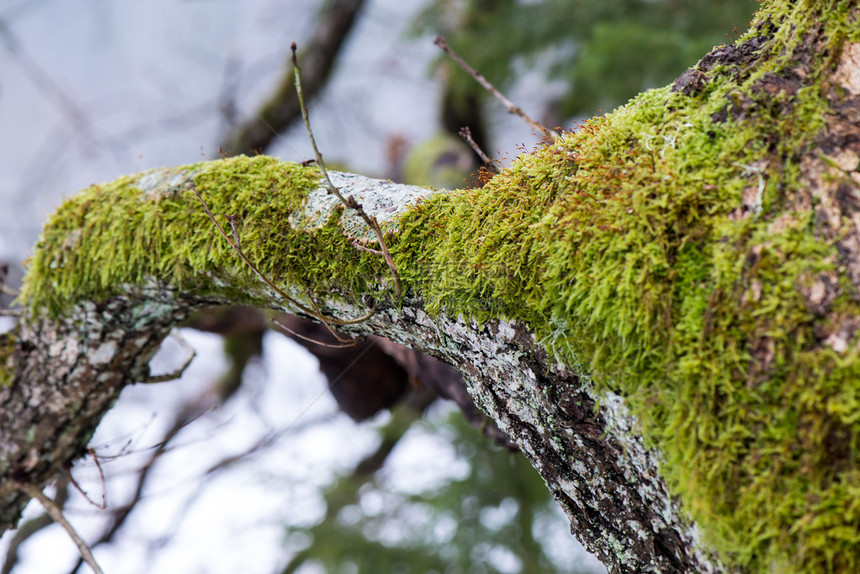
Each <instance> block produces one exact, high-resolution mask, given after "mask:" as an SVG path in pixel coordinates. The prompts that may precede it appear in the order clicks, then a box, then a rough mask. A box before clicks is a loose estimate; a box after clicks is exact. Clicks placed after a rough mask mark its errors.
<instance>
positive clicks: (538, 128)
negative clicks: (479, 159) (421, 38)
mask: <svg viewBox="0 0 860 574" xmlns="http://www.w3.org/2000/svg"><path fill="white" fill-rule="evenodd" d="M433 43H434V44H436V45H437V46H439V48H441V49H442V50H443V51H444V52H445V53H446V54H448V55H449V56H451V59H452V60H454V61H455V62H457V65H458V66H460V67H461V68H463V70H465V71H466V72H467V73H468V74H469V75H470V76H472V77H473V78H475V81H476V82H478V83H479V84H481V86H483V87H484V89H485V90H487V91H488V92H490V93H491V94H492V95H493V97H494V98H496V99H497V100H499V101H500V102H501V103H502V105H503V106H505V108H506V109H507V110H508V113H510V114H513V115H515V116H518V117H520V118H522V120H523V121H525V122H526V123H527V124H528V125H529V126H531V128H532V129H533V130H534V131H535V132H537V133H539V134H541V135H542V136H544V137H546V138H549V139H557V138H558V136H557V135H556V134H555V132H553V131H551V130H548V129H547V128H546V127H544V126H542V125H541V124H540V123H539V122H537V121H536V120H534V119H532V117H531V116H529V115H528V114H527V113H525V112H524V111H523V110H522V108H521V107H519V106H517V105H516V104H514V103H513V102H512V101H511V100H509V99H508V98H506V97H505V96H504V95H503V94H502V93H501V92H500V91H499V90H497V89H496V88H495V87H494V86H493V84H491V83H490V82H489V81H487V78H485V77H484V76H482V75H481V74H480V73H479V72H477V71H476V70H475V69H474V68H472V66H470V65H469V64H467V63H466V61H465V60H463V58H461V57H460V56H459V55H458V54H457V53H456V52H455V51H454V50H453V49H452V48H451V46H449V45H448V42H446V41H445V38H443V37H442V36H436V39H435V40H434V41H433Z"/></svg>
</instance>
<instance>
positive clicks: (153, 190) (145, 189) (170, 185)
mask: <svg viewBox="0 0 860 574" xmlns="http://www.w3.org/2000/svg"><path fill="white" fill-rule="evenodd" d="M195 173H196V172H194V171H189V170H188V169H183V168H161V169H153V170H150V171H145V172H143V173H142V174H141V175H140V176H139V177H138V178H137V181H136V182H135V185H136V186H137V187H138V189H140V192H141V194H142V195H143V197H144V198H145V199H149V200H154V199H161V198H163V197H174V196H176V195H178V194H179V193H182V192H184V191H187V189H188V187H187V185H188V182H189V181H190V180H191V178H192V177H193V176H194V175H195Z"/></svg>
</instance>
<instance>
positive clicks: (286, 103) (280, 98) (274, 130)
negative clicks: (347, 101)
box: [221, 0, 365, 154]
mask: <svg viewBox="0 0 860 574" xmlns="http://www.w3.org/2000/svg"><path fill="white" fill-rule="evenodd" d="M364 3H365V0H331V1H330V2H327V3H326V4H325V6H324V7H323V8H322V10H321V11H320V15H319V23H318V25H317V28H316V31H315V32H314V34H313V36H312V37H311V38H310V39H309V40H308V41H306V42H304V46H305V50H304V51H303V53H302V54H301V60H302V83H303V86H304V93H305V97H306V98H307V99H308V100H312V99H313V98H314V97H315V96H316V95H317V94H318V93H319V92H320V91H321V90H322V88H323V86H325V84H326V82H327V81H328V78H329V76H330V74H331V71H332V68H333V67H334V62H335V59H336V58H337V56H338V54H339V53H340V49H341V46H342V45H343V42H344V40H346V37H347V36H348V35H349V32H350V30H352V27H353V25H354V24H355V22H356V20H357V16H358V14H359V12H360V11H361V8H362V7H363V6H364ZM300 116H301V107H300V105H299V98H298V96H297V95H296V91H295V88H294V86H293V70H292V64H291V62H290V59H289V58H287V60H286V62H285V65H284V72H283V75H282V76H281V80H280V82H279V83H278V87H277V88H276V89H275V91H274V93H273V94H272V95H271V96H270V97H269V99H268V100H267V101H266V103H265V104H263V106H262V108H260V110H259V111H258V112H257V113H256V114H255V115H254V117H252V118H250V119H249V120H248V121H247V122H245V123H243V124H241V125H239V126H237V127H236V128H235V129H234V130H233V131H232V132H231V133H230V134H228V135H227V137H226V138H224V141H223V142H222V144H221V149H222V150H223V151H224V152H226V153H229V154H242V153H244V154H251V153H254V152H262V151H265V149H266V148H267V147H269V144H271V142H272V140H273V139H275V137H276V136H277V135H278V133H280V132H282V131H283V130H284V129H285V128H286V127H287V126H288V125H289V123H290V122H292V121H293V120H294V119H296V118H298V117H300Z"/></svg>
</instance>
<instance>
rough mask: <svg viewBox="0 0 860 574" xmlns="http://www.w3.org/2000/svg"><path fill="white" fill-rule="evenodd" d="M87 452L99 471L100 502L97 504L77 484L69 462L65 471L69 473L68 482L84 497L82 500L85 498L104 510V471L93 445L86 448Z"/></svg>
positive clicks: (105, 489)
mask: <svg viewBox="0 0 860 574" xmlns="http://www.w3.org/2000/svg"><path fill="white" fill-rule="evenodd" d="M87 454H89V455H90V456H91V457H93V462H95V464H96V468H97V469H98V471H99V481H100V483H101V488H102V501H101V504H99V503H98V502H96V501H95V500H93V499H92V498H90V495H89V494H87V492H86V491H85V490H84V489H83V488H81V485H80V484H78V481H77V480H75V477H74V475H72V467H71V463H70V464H69V465H68V467H67V468H66V472H67V473H68V475H69V482H70V483H71V484H72V486H74V487H75V490H77V491H78V492H79V493H80V494H81V496H83V497H84V500H86V501H87V502H89V503H90V504H92V505H93V506H95V507H96V508H98V509H99V510H106V509H107V485H106V484H105V473H104V471H103V470H102V465H101V463H100V462H99V456H98V454H96V449H94V448H93V447H89V448H88V449H87Z"/></svg>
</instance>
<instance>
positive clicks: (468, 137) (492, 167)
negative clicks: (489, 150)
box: [458, 127, 499, 175]
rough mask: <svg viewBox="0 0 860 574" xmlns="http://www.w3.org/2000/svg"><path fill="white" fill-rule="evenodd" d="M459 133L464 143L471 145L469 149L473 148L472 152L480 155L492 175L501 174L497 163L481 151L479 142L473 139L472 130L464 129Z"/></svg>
mask: <svg viewBox="0 0 860 574" xmlns="http://www.w3.org/2000/svg"><path fill="white" fill-rule="evenodd" d="M458 133H459V134H460V137H461V138H463V141H465V142H466V143H467V144H469V147H470V148H472V150H473V151H474V152H475V153H476V154H478V157H479V158H481V161H482V162H484V167H486V168H487V170H488V171H489V172H490V173H492V174H493V175H496V174H497V173H499V166H498V165H497V162H496V161H495V160H493V159H491V158H490V156H488V155H487V154H485V153H484V150H482V149H481V146H479V145H478V142H476V141H475V140H474V138H472V130H470V129H469V128H468V127H463V128H460V131H459V132H458Z"/></svg>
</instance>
